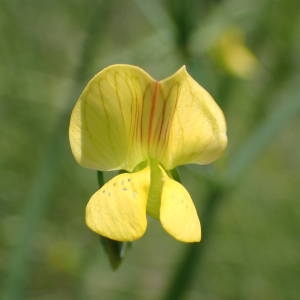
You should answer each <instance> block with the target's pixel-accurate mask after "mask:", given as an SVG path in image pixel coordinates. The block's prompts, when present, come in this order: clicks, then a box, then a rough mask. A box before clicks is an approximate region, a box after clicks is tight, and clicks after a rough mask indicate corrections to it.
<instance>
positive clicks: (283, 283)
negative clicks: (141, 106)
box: [0, 0, 300, 300]
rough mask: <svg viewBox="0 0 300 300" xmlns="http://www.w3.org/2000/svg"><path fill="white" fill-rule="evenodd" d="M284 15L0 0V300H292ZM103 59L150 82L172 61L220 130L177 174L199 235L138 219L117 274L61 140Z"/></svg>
mask: <svg viewBox="0 0 300 300" xmlns="http://www.w3.org/2000/svg"><path fill="white" fill-rule="evenodd" d="M299 16H300V4H299V1H298V0H277V1H274V0H253V1H246V0H241V1H237V0H223V1H222V0H210V1H196V0H187V1H179V0H166V1H163V0H161V1H159V0H153V1H142V0H129V1H116V0H111V1H104V0H103V1H96V0H94V1H92V0H88V1H79V0H70V1H58V0H53V1H38V0H29V1H17V0H1V1H0V34H1V43H0V62H1V64H0V101H1V102H0V132H1V139H0V154H1V156H0V157H1V158H0V163H1V168H0V172H1V173H0V214H1V218H0V247H1V248H0V276H1V290H0V293H1V294H0V298H1V299H5V300H15V299H30V300H31V299H33V300H35V299H36V300H50V299H56V300H60V299H62V300H67V299H78V300H79V299H88V300H89V299H91V300H93V299H145V300H147V299H169V300H173V299H188V300H193V299H206V300H219V299H228V300H232V299H246V300H247V299H249V300H250V299H251V300H252V299H257V300H268V299H270V300H281V299H299V297H300V284H299V282H300V255H299V253H300V239H299V228H300V204H299V194H300V172H299V171H300V151H299V146H300V139H299V131H300V118H299V115H300V87H299V86H300V85H299V83H300V81H299V79H300V76H299V69H300V63H299V62H300V60H299V52H300V43H299V36H300V18H299ZM113 63H130V64H135V65H139V66H140V67H142V68H144V69H145V70H146V71H148V72H149V73H150V74H151V75H152V76H154V77H155V78H157V79H162V78H164V77H166V76H169V75H171V74H172V73H174V72H175V71H176V70H177V69H178V68H179V67H180V66H181V65H183V64H185V65H187V68H188V70H189V72H190V73H191V74H192V75H193V77H194V78H195V79H196V80H197V81H199V82H200V83H201V84H202V85H203V86H205V87H206V88H207V90H208V91H209V92H210V93H211V94H212V95H214V97H215V99H216V101H217V102H218V103H219V105H220V106H221V107H222V109H223V110H224V113H225V116H226V119H227V123H228V136H229V147H228V150H227V152H226V154H225V155H224V156H223V157H222V158H221V159H220V160H219V161H218V162H216V163H215V164H213V165H212V166H184V167H180V168H179V173H180V175H181V178H182V181H183V182H184V184H185V185H186V187H187V188H188V190H189V191H190V193H191V194H192V197H193V199H194V201H195V203H196V205H197V207H198V212H199V215H200V218H201V223H202V230H203V241H202V242H201V243H200V244H195V245H186V244H182V243H179V242H177V241H175V240H173V239H172V238H171V237H169V236H168V235H167V234H166V233H165V232H164V231H163V230H162V229H161V227H160V225H159V224H158V223H157V222H156V221H153V220H150V221H149V228H148V232H147V234H146V235H145V236H144V237H143V238H142V239H141V240H139V241H137V242H135V243H134V244H133V247H132V249H131V250H130V251H129V253H128V255H127V257H126V259H125V260H124V261H123V263H122V265H121V267H120V269H119V270H118V271H116V272H113V271H112V270H111V269H110V266H109V264H108V262H107V258H106V256H105V253H104V251H103V249H102V248H101V246H100V244H99V241H98V238H97V236H95V235H94V234H93V233H92V232H90V231H89V230H88V229H87V228H86V227H85V224H84V208H85V205H86V203H87V201H88V199H89V196H90V195H91V194H93V193H94V191H95V190H96V189H97V179H96V174H95V172H93V171H90V170H86V169H83V168H81V167H80V166H78V165H77V164H76V163H75V161H74V159H73V157H72V155H71V152H70V149H69V144H68V135H67V128H68V122H69V116H70V111H71V108H72V106H73V105H74V103H75V101H76V99H77V97H78V96H79V94H80V91H81V90H82V89H83V87H84V86H85V84H86V82H87V81H88V80H89V79H90V78H91V77H92V76H93V75H94V74H95V73H96V72H98V71H99V70H100V69H102V68H103V67H105V66H107V65H109V64H113ZM108 176H109V175H108Z"/></svg>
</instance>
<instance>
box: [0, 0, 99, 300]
mask: <svg viewBox="0 0 300 300" xmlns="http://www.w3.org/2000/svg"><path fill="white" fill-rule="evenodd" d="M92 13H93V16H92V17H91V19H90V22H89V24H88V27H87V33H88V34H87V38H86V40H85V42H84V43H83V46H82V51H81V56H80V59H79V63H78V66H77V68H76V70H75V72H74V78H75V82H74V87H73V89H72V91H71V96H70V100H69V105H67V106H66V109H65V110H64V111H63V112H62V114H61V116H60V118H59V121H58V123H57V126H56V128H55V129H54V130H53V134H52V137H51V138H50V140H49V147H48V148H47V151H46V153H45V156H44V157H43V160H42V161H41V163H40V165H39V168H38V170H37V174H36V177H35V181H34V182H33V184H32V189H31V191H30V192H29V195H28V199H27V200H26V201H25V203H26V204H25V207H24V212H23V220H24V222H23V224H24V225H23V227H22V228H21V229H20V231H19V232H18V241H19V242H18V245H17V246H16V247H15V248H14V249H12V250H11V255H10V258H9V264H8V272H7V276H6V280H5V282H4V286H3V289H2V290H3V293H2V297H1V299H3V300H19V299H24V296H23V291H24V288H25V285H26V282H27V280H28V278H29V273H30V264H29V263H28V258H29V256H30V254H31V249H32V246H33V243H34V242H35V240H34V237H36V234H37V232H38V229H39V227H40V226H39V224H40V223H41V221H42V219H43V216H44V215H45V212H46V211H47V207H48V205H49V203H50V200H51V197H50V196H51V192H52V190H53V186H54V185H55V183H56V180H57V178H58V176H57V175H58V174H59V168H60V167H61V166H60V157H61V156H62V155H63V152H64V151H65V150H66V149H67V146H66V144H65V140H66V139H65V135H66V132H65V130H63V128H65V124H66V120H68V119H69V113H70V107H71V106H73V103H74V99H75V98H76V97H77V96H78V91H79V87H81V86H82V82H83V80H84V79H85V78H86V74H87V73H88V71H87V70H88V66H89V62H90V61H91V58H92V56H93V50H95V45H96V44H98V39H96V38H95V33H96V30H97V29H98V28H102V26H101V23H102V22H103V20H102V19H101V18H100V17H99V4H97V1H95V3H94V9H93V11H92Z"/></svg>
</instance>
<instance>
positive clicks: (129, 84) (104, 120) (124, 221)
mask: <svg viewBox="0 0 300 300" xmlns="http://www.w3.org/2000/svg"><path fill="white" fill-rule="evenodd" d="M69 135H70V143H71V149H72V152H73V155H74V157H75V159H76V160H77V162H78V163H79V164H80V165H82V166H83V167H87V168H91V169H96V170H102V171H109V170H120V169H123V170H126V171H128V173H123V174H120V175H117V176H116V177H114V178H113V179H111V180H110V181H108V182H107V183H106V184H104V185H103V186H102V187H101V188H100V189H99V190H98V191H97V192H96V193H95V194H94V195H93V196H92V197H91V198H90V200H89V202H88V204H87V207H86V223H87V226H88V227H89V228H90V229H91V230H93V231H94V232H96V233H98V234H99V235H102V236H105V237H108V238H110V239H113V240H117V241H133V240H136V239H138V238H140V237H141V236H142V235H143V234H144V233H145V231H146V228H147V216H146V214H147V213H148V214H149V215H150V216H152V217H154V218H156V219H159V220H160V222H161V224H162V226H163V228H164V229H165V230H166V231H167V232H168V233H169V234H170V235H172V236H173V237H175V238H176V239H177V240H180V241H183V242H197V241H200V239H201V229H200V222H199V219H198V216H197V212H196V209H195V207H194V204H193V201H192V199H191V197H190V195H189V193H188V192H187V191H186V189H185V188H184V187H183V186H182V185H181V184H180V183H179V182H177V181H175V180H174V179H172V178H171V177H172V176H171V175H170V173H169V172H168V170H171V169H174V168H175V167H176V166H179V165H183V164H188V163H196V164H208V163H210V162H212V161H214V160H215V159H217V158H218V157H219V156H220V154H221V153H222V152H223V150H224V148H225V147H226V144H227V137H226V125H225V120H224V116H223V113H222V111H221V110H220V108H219V107H218V105H217V104H216V103H215V101H214V100H213V99H212V97H211V96H210V95H209V94H208V92H207V91H206V90H205V89H204V88H203V87H201V86H200V85H199V84H198V83H197V82H196V81H195V80H194V79H193V78H192V77H191V76H190V75H189V74H188V73H187V71H186V68H185V67H182V68H181V69H179V70H178V71H177V72H176V73H175V74H174V75H172V76H171V77H168V78H166V79H164V80H161V81H156V80H155V79H153V78H152V77H151V76H150V75H149V74H147V73H146V72H145V71H143V70H142V69H140V68H138V67H135V66H131V65H112V66H109V67H107V68H105V69H104V70H102V71H101V72H99V73H98V74H96V75H95V76H94V78H92V79H91V81H90V82H89V83H88V84H87V86H86V87H85V89H84V91H83V92H82V94H81V96H80V97H79V99H78V101H77V103H76V105H75V107H74V109H73V112H72V115H71V122H70V128H69Z"/></svg>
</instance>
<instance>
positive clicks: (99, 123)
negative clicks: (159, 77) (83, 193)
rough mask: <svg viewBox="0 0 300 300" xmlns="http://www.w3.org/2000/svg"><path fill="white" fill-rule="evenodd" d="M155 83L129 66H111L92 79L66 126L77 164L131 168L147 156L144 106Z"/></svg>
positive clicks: (139, 70) (107, 168)
mask: <svg viewBox="0 0 300 300" xmlns="http://www.w3.org/2000/svg"><path fill="white" fill-rule="evenodd" d="M154 86H155V80H154V79H152V78H151V76H150V75H148V74H147V73H146V72H145V71H143V70H142V69H140V68H138V67H135V66H130V65H113V66H110V67H108V68H105V69H104V70H102V71H101V72H99V73H98V74H97V75H96V76H94V78H92V79H91V81H90V82H89V83H88V85H87V86H86V88H85V89H84V91H83V92H82V94H81V96H80V97H79V99H78V101H77V103H76V105H75V107H74V109H73V112H72V115H71V122H70V128H69V137H70V144H71V149H72V152H73V154H74V156H75V158H76V160H77V161H78V163H79V164H81V165H82V166H84V167H87V168H92V169H98V170H115V169H125V170H128V171H132V170H133V169H134V167H135V166H136V165H137V164H138V163H140V162H141V161H143V160H145V159H146V157H147V153H145V149H144V145H143V143H142V140H143V139H145V138H144V137H143V136H142V135H143V131H144V129H143V125H142V124H143V122H144V121H143V109H144V103H149V102H151V97H152V95H153V89H154ZM144 114H147V115H149V113H147V112H146V113H144Z"/></svg>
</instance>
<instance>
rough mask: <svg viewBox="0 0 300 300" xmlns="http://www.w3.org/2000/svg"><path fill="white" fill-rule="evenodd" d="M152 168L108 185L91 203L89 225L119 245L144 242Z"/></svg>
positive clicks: (120, 176)
mask: <svg viewBox="0 0 300 300" xmlns="http://www.w3.org/2000/svg"><path fill="white" fill-rule="evenodd" d="M149 185H150V169H149V167H147V168H145V169H143V170H141V171H138V172H136V173H123V174H120V175H118V176H116V177H114V178H112V179H111V180H110V181H108V182H107V183H106V184H105V185H104V186H103V187H102V188H101V189H100V190H98V191H97V192H96V193H95V194H94V195H93V196H92V197H91V199H90V200H89V202H88V204H87V207H86V223H87V226H88V227H89V228H90V229H91V230H92V231H94V232H96V233H98V234H100V235H102V236H105V237H108V238H110V239H112V240H117V241H133V240H136V239H138V238H140V237H141V236H142V235H143V234H144V232H145V230H146V227H147V219H146V205H147V198H148V192H149Z"/></svg>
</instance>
